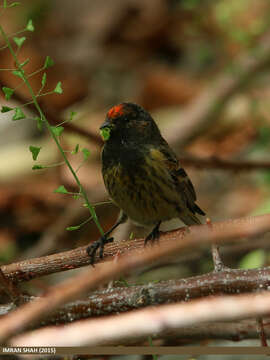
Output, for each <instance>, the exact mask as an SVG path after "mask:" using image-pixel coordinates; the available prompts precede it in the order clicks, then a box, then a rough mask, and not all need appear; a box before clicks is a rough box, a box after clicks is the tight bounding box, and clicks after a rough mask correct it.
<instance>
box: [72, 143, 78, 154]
mask: <svg viewBox="0 0 270 360" xmlns="http://www.w3.org/2000/svg"><path fill="white" fill-rule="evenodd" d="M78 151H79V144H77V145H76V146H75V149H74V150H72V151H71V154H72V155H75V154H78Z"/></svg>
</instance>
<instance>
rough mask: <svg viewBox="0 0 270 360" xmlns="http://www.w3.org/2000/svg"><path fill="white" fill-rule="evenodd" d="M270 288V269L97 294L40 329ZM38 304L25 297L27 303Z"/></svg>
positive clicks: (2, 311) (1, 310) (4, 310)
mask: <svg viewBox="0 0 270 360" xmlns="http://www.w3.org/2000/svg"><path fill="white" fill-rule="evenodd" d="M269 286H270V267H268V268H263V269H250V270H236V269H235V270H231V269H230V271H229V272H228V271H223V272H218V273H217V272H211V273H208V274H204V275H200V276H195V277H190V278H185V279H179V280H170V281H161V282H159V283H150V284H146V285H142V286H130V287H117V288H111V289H106V290H102V291H96V292H94V293H93V294H91V295H90V296H88V297H87V298H85V299H82V300H79V301H75V302H72V303H69V304H66V305H65V306H63V307H61V308H60V309H59V310H58V311H56V312H54V313H53V314H51V315H50V316H49V317H47V318H46V319H44V320H43V321H42V323H39V324H37V326H41V325H52V324H53V325H55V324H60V323H69V322H71V321H76V320H81V319H83V318H88V317H92V316H104V315H112V314H115V313H120V312H126V311H130V310H134V309H137V308H141V307H145V306H150V305H160V304H165V303H173V302H179V301H190V300H191V299H196V298H201V297H205V296H209V295H217V294H235V293H247V292H256V291H259V290H260V291H261V290H267V289H268V287H269ZM35 299H36V300H37V298H35V297H33V296H32V297H29V296H28V297H27V296H25V297H24V302H29V301H33V300H35ZM11 310H12V304H6V305H1V306H0V315H1V316H3V315H7V314H8V313H9V312H10V311H11Z"/></svg>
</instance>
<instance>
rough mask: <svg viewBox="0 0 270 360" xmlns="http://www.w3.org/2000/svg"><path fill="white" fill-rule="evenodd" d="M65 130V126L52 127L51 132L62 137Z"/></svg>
mask: <svg viewBox="0 0 270 360" xmlns="http://www.w3.org/2000/svg"><path fill="white" fill-rule="evenodd" d="M64 129H65V128H64V127H63V126H51V130H52V132H53V133H54V135H55V136H60V135H61V134H62V132H63V131H64Z"/></svg>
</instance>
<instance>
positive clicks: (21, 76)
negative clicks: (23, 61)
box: [12, 70, 24, 80]
mask: <svg viewBox="0 0 270 360" xmlns="http://www.w3.org/2000/svg"><path fill="white" fill-rule="evenodd" d="M12 74H13V75H15V76H18V77H19V78H21V79H23V80H24V71H23V70H14V71H12Z"/></svg>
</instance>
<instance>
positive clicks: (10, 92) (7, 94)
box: [2, 86, 14, 100]
mask: <svg viewBox="0 0 270 360" xmlns="http://www.w3.org/2000/svg"><path fill="white" fill-rule="evenodd" d="M2 90H3V93H4V94H5V98H6V100H9V99H10V98H11V96H12V95H13V93H14V90H13V89H11V88H8V87H6V86H3V87H2Z"/></svg>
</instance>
